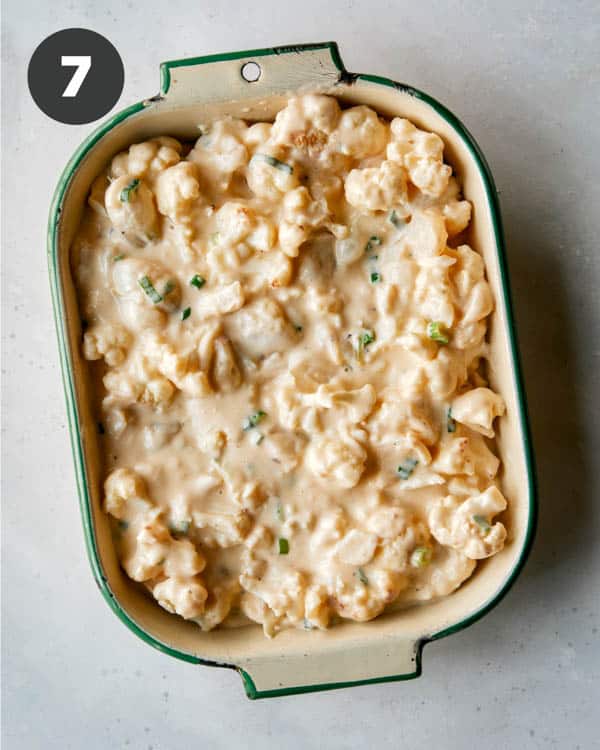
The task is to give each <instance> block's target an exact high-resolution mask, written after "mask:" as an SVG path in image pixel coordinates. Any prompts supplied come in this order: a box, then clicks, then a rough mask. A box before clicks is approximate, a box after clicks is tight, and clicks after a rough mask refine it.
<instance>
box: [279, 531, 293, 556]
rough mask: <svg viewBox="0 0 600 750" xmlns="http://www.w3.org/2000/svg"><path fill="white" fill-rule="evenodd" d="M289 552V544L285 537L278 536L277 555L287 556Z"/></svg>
mask: <svg viewBox="0 0 600 750" xmlns="http://www.w3.org/2000/svg"><path fill="white" fill-rule="evenodd" d="M289 551H290V543H289V542H288V540H287V539H286V538H285V537H282V536H280V537H279V554H280V555H287V553H288V552H289Z"/></svg>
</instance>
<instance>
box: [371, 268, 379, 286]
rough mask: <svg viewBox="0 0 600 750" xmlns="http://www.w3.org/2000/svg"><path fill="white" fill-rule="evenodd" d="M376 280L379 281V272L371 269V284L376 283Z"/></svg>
mask: <svg viewBox="0 0 600 750" xmlns="http://www.w3.org/2000/svg"><path fill="white" fill-rule="evenodd" d="M378 281H381V274H379V273H377V271H373V273H372V274H371V284H376V283H377V282H378Z"/></svg>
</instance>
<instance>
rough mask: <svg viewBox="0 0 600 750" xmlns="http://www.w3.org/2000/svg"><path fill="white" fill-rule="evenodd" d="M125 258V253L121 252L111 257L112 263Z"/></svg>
mask: <svg viewBox="0 0 600 750" xmlns="http://www.w3.org/2000/svg"><path fill="white" fill-rule="evenodd" d="M123 258H125V253H121V255H115V257H114V258H113V263H118V262H119V261H120V260H123Z"/></svg>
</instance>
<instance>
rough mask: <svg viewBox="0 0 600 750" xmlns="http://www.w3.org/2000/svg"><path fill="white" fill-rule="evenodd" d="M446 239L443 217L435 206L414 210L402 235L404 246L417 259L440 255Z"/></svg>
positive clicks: (421, 259) (422, 259)
mask: <svg viewBox="0 0 600 750" xmlns="http://www.w3.org/2000/svg"><path fill="white" fill-rule="evenodd" d="M447 239H448V233H447V232H446V225H445V223H444V218H443V216H442V215H441V213H440V212H439V211H438V210H437V209H436V208H428V209H425V210H424V211H415V212H414V213H413V215H412V217H411V220H410V222H409V223H408V224H407V226H406V231H405V233H404V235H403V243H404V245H405V247H407V248H408V249H409V251H410V253H411V254H412V256H413V257H414V258H416V259H417V260H419V261H424V260H427V259H429V258H433V257H434V256H436V255H441V254H442V253H443V252H444V250H445V248H446V241H447Z"/></svg>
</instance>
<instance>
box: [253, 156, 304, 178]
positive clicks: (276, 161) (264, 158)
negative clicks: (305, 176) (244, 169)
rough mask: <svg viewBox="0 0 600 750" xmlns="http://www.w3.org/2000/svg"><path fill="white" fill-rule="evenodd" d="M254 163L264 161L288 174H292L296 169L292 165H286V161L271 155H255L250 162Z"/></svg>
mask: <svg viewBox="0 0 600 750" xmlns="http://www.w3.org/2000/svg"><path fill="white" fill-rule="evenodd" d="M253 161H264V162H265V163H266V164H268V165H269V166H270V167H275V169H279V170H281V171H282V172H285V173H286V174H292V172H293V171H294V167H292V165H291V164H286V163H285V162H284V161H280V160H279V159H276V158H275V157H274V156H271V155H270V154H254V156H253V157H252V159H250V162H253Z"/></svg>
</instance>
